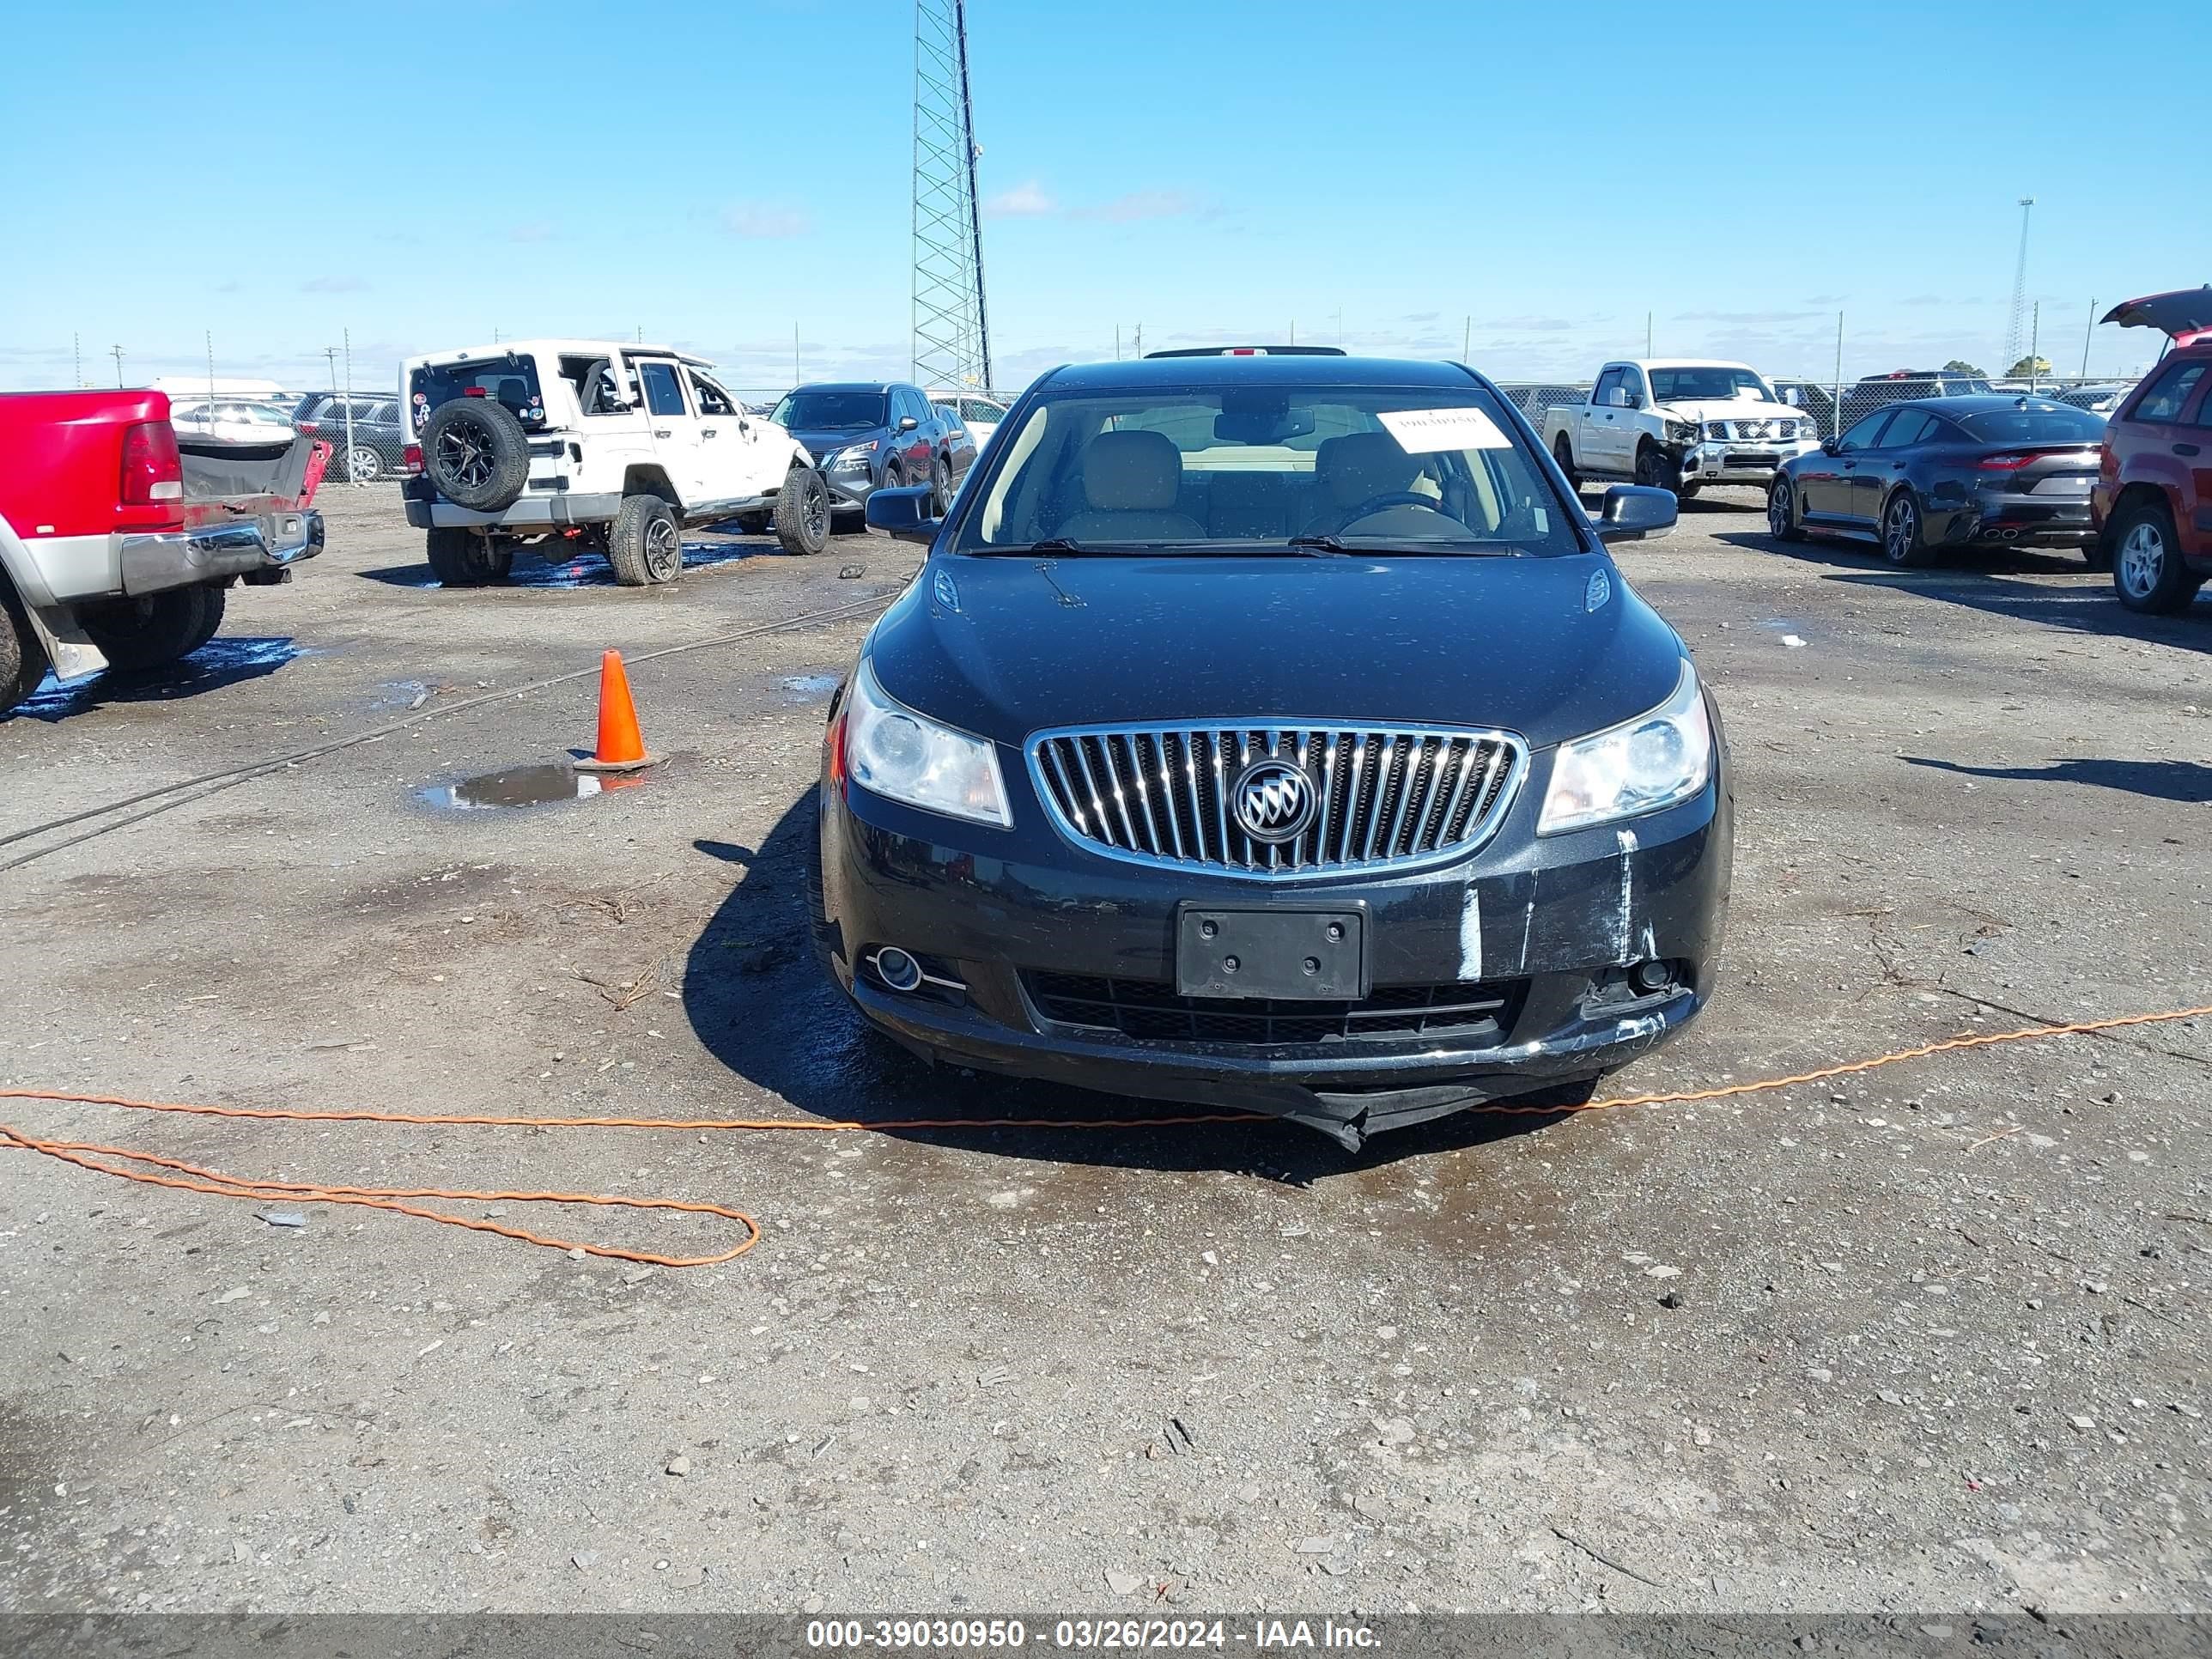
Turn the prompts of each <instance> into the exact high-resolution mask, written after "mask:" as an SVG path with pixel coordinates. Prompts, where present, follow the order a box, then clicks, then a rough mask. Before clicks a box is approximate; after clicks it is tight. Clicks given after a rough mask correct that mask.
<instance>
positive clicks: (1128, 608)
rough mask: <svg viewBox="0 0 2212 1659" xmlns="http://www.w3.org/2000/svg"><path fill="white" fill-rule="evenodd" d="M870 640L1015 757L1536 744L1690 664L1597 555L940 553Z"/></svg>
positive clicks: (1641, 694) (1669, 679) (932, 704)
mask: <svg viewBox="0 0 2212 1659" xmlns="http://www.w3.org/2000/svg"><path fill="white" fill-rule="evenodd" d="M868 649H869V651H870V653H872V657H871V659H872V663H873V665H874V667H875V671H876V678H877V679H878V682H879V683H880V684H882V686H883V688H884V690H886V691H887V692H889V693H890V695H891V696H893V697H896V698H897V699H898V700H899V701H900V702H904V703H906V704H907V705H908V707H910V708H915V710H917V711H918V712H921V713H922V714H927V715H929V716H931V717H932V718H933V719H935V720H942V721H944V722H945V723H946V724H947V725H950V726H957V727H959V728H960V729H961V730H963V731H967V732H975V733H976V734H978V735H981V736H986V737H990V738H996V739H998V740H999V741H1000V742H1002V743H1006V744H1012V745H1015V746H1019V745H1020V744H1023V743H1024V741H1026V739H1027V738H1029V737H1030V734H1031V733H1033V732H1038V731H1042V730H1044V729H1047V728H1049V727H1054V726H1087V725H1097V724H1105V723H1120V722H1127V723H1129V724H1132V725H1137V724H1142V723H1146V722H1168V721H1176V720H1221V721H1223V722H1225V723H1234V722H1237V721H1250V722H1258V721H1263V720H1282V721H1284V722H1285V723H1291V722H1310V723H1313V724H1317V725H1318V724H1324V723H1338V722H1341V723H1345V724H1347V725H1348V724H1356V723H1359V722H1372V723H1376V724H1383V723H1397V724H1404V725H1449V726H1500V727H1504V729H1506V730H1508V731H1513V732H1519V733H1521V735H1522V736H1523V737H1524V738H1527V739H1528V742H1529V743H1530V744H1532V745H1533V746H1536V747H1542V746H1544V745H1546V744H1553V743H1557V742H1559V740H1560V739H1562V738H1571V737H1578V736H1581V735H1582V734H1583V733H1585V732H1593V731H1596V730H1599V729H1600V728H1601V727H1604V726H1610V725H1612V724H1613V723H1615V722H1616V721H1619V720H1626V719H1628V718H1629V717H1630V716H1632V715H1634V714H1640V713H1642V712H1643V711H1644V709H1647V708H1653V707H1655V706H1656V705H1657V704H1658V703H1660V702H1663V701H1664V700H1665V699H1666V697H1667V695H1668V693H1669V692H1670V691H1672V690H1674V684H1675V681H1676V680H1677V678H1679V677H1680V672H1681V657H1682V648H1681V642H1680V640H1679V639H1677V638H1676V636H1675V635H1674V630H1673V629H1670V628H1669V627H1668V625H1667V624H1666V623H1665V622H1663V621H1662V620H1661V619H1660V617H1659V616H1658V615H1657V613H1656V612H1655V611H1652V610H1651V608H1650V606H1649V605H1645V604H1644V601H1643V599H1640V598H1639V597H1638V595H1637V594H1636V592H1634V591H1633V590H1632V588H1631V587H1630V586H1629V585H1628V583H1627V582H1626V580H1624V579H1623V578H1622V576H1621V574H1620V571H1619V570H1618V569H1617V568H1614V567H1613V563H1612V562H1611V561H1610V560H1609V559H1607V558H1606V557H1604V556H1601V555H1597V554H1582V555H1571V556H1555V557H1549V558H1452V557H1434V556H1431V557H1420V556H1416V557H1410V558H1398V559H1391V558H1389V557H1387V556H1375V555H1354V556H1351V557H1348V558H1334V559H1301V558H1282V557H1266V556H1244V557H1236V556H1231V557H1223V558H1210V557H1200V556H1159V557H1152V558H1128V559H1123V558H1100V557H1093V558H1071V559H1060V560H1047V559H1028V558H974V557H952V556H936V557H933V558H932V559H931V560H930V561H929V562H927V564H925V565H924V566H923V567H922V569H921V573H920V574H918V575H917V576H916V578H915V581H914V582H913V584H912V585H911V586H909V587H908V589H907V591H906V592H905V593H903V594H902V596H901V597H900V599H898V600H897V602H896V604H894V605H892V607H891V608H890V610H889V611H886V612H885V613H884V617H883V618H882V620H881V621H880V622H878V623H877V624H876V627H875V629H874V630H873V631H872V634H871V635H870V641H869V646H868Z"/></svg>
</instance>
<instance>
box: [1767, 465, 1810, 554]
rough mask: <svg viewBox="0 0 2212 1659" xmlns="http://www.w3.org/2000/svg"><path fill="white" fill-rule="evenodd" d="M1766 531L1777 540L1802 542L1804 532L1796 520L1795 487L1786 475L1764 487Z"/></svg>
mask: <svg viewBox="0 0 2212 1659" xmlns="http://www.w3.org/2000/svg"><path fill="white" fill-rule="evenodd" d="M1766 532H1767V534H1769V535H1770V536H1771V537H1773V538H1774V539H1775V540H1776V541H1778V542H1802V541H1803V540H1804V539H1805V532H1804V529H1803V527H1802V526H1800V525H1799V524H1798V522H1797V487H1796V485H1795V484H1793V483H1790V480H1789V479H1788V478H1787V477H1778V478H1776V479H1775V481H1774V482H1773V483H1771V484H1769V485H1767V487H1766Z"/></svg>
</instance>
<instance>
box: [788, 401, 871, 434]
mask: <svg viewBox="0 0 2212 1659" xmlns="http://www.w3.org/2000/svg"><path fill="white" fill-rule="evenodd" d="M888 401H889V400H888V399H887V398H884V394H883V393H882V392H787V393H786V394H785V396H784V399H783V401H782V402H781V403H780V404H777V405H776V406H775V416H774V419H775V423H776V424H777V425H778V426H780V427H781V428H784V430H786V431H787V432H846V431H856V430H858V429H860V428H862V427H871V426H883V425H884V424H886V421H885V418H884V410H885V405H886V404H887V403H888Z"/></svg>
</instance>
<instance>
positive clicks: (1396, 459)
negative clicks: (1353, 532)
mask: <svg viewBox="0 0 2212 1659" xmlns="http://www.w3.org/2000/svg"><path fill="white" fill-rule="evenodd" d="M1420 471H1421V464H1420V462H1419V460H1417V459H1414V458H1413V456H1411V455H1408V454H1407V453H1406V452H1405V451H1404V450H1403V449H1401V448H1400V447H1398V441H1397V440H1396V439H1395V438H1394V437H1392V436H1391V435H1389V433H1387V432H1352V433H1347V434H1346V435H1344V436H1343V437H1341V438H1327V439H1324V440H1322V445H1321V447H1320V448H1318V449H1316V451H1315V452H1314V479H1315V483H1316V486H1317V487H1318V489H1319V491H1320V495H1321V511H1320V513H1319V514H1318V516H1316V518H1315V520H1314V521H1313V523H1311V524H1310V525H1309V526H1307V530H1308V531H1309V532H1310V533H1314V534H1325V533H1327V532H1332V531H1338V530H1343V529H1346V528H1347V527H1348V526H1350V525H1351V524H1352V521H1353V520H1354V519H1355V518H1356V517H1357V518H1358V523H1359V527H1360V530H1361V532H1362V533H1363V534H1370V535H1379V536H1389V535H1398V534H1406V535H1414V536H1434V535H1435V534H1436V533H1437V520H1436V514H1435V513H1429V512H1425V511H1424V510H1423V509H1422V508H1420V507H1409V506H1406V505H1403V504H1401V505H1399V506H1396V507H1383V508H1380V509H1378V510H1377V511H1376V512H1373V513H1368V514H1366V515H1365V516H1364V517H1359V516H1358V509H1359V506H1360V504H1361V503H1362V502H1364V501H1373V500H1374V499H1375V498H1376V496H1377V495H1403V494H1406V493H1407V492H1409V491H1411V490H1413V488H1414V480H1415V479H1416V478H1418V477H1419V476H1420ZM1421 493H1422V494H1424V495H1426V494H1428V493H1430V492H1429V491H1428V490H1423V491H1422V492H1421Z"/></svg>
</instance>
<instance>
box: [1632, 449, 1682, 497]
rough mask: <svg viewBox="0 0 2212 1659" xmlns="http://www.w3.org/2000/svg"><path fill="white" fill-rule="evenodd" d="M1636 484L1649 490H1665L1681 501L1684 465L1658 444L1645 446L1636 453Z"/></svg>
mask: <svg viewBox="0 0 2212 1659" xmlns="http://www.w3.org/2000/svg"><path fill="white" fill-rule="evenodd" d="M1636 482H1637V483H1640V484H1642V485H1643V486H1644V488H1645V489H1664V490H1666V491H1668V492H1669V493H1670V494H1672V495H1674V496H1675V497H1676V498H1677V499H1680V495H1681V490H1682V464H1681V463H1680V461H1678V460H1676V459H1674V457H1673V456H1672V455H1669V454H1668V453H1667V452H1666V451H1665V450H1663V449H1662V448H1660V447H1659V446H1658V445H1657V444H1650V443H1648V444H1645V445H1644V447H1643V448H1641V449H1639V450H1638V451H1637V452H1636Z"/></svg>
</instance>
